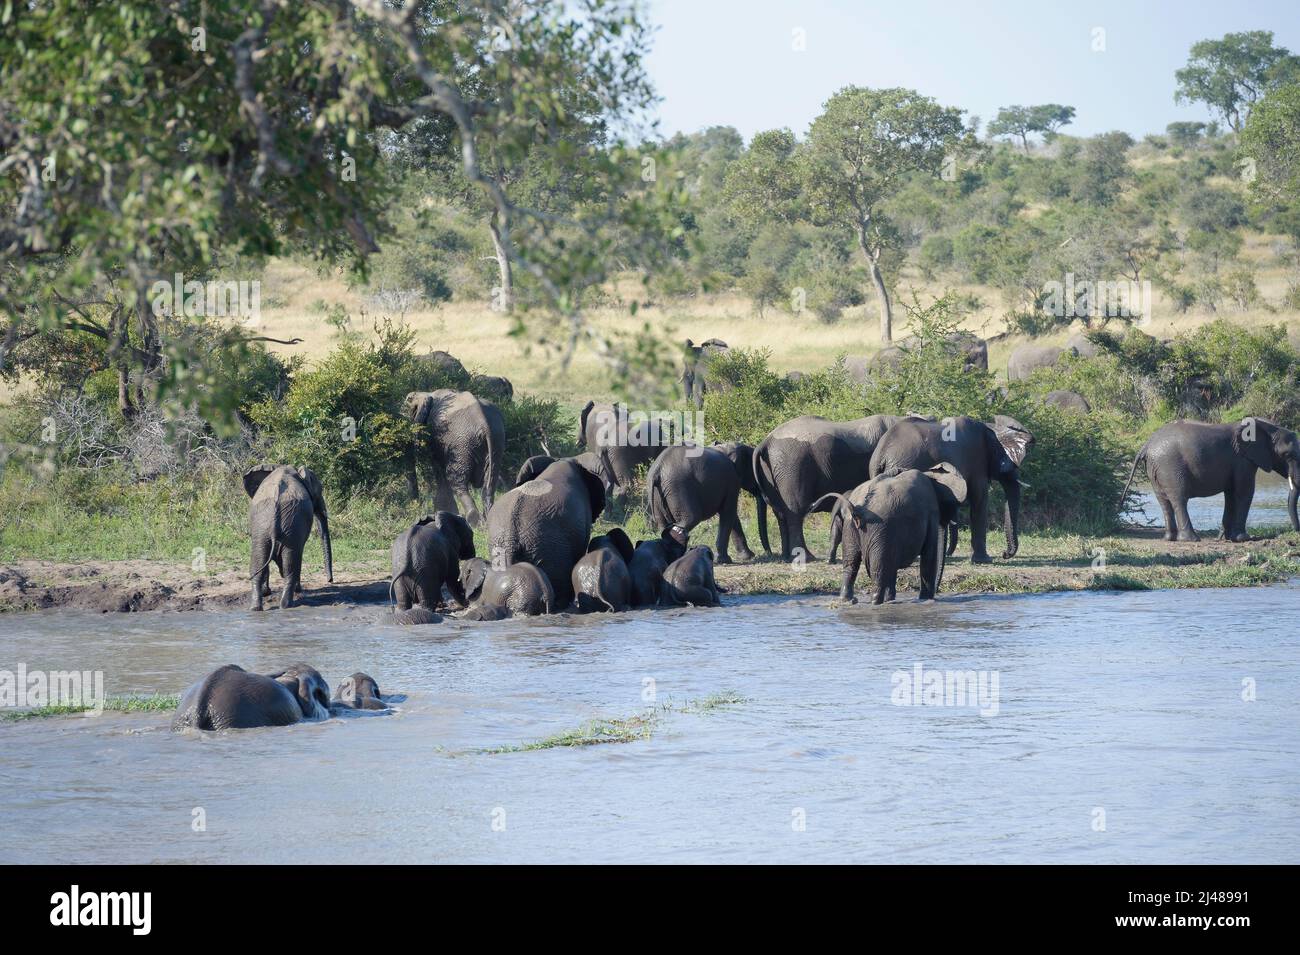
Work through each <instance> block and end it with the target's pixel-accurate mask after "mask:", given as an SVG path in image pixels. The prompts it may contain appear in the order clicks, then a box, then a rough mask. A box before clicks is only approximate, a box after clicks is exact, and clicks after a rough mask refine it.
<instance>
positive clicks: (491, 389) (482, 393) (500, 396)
mask: <svg viewBox="0 0 1300 955" xmlns="http://www.w3.org/2000/svg"><path fill="white" fill-rule="evenodd" d="M469 390H470V391H472V392H473V393H474V394H476V395H478V396H479V397H480V398H486V399H488V400H489V401H496V402H500V403H505V402H507V401H514V400H515V386H514V385H512V384H511V383H510V379H509V378H505V377H502V376H501V375H477V374H475V375H471V376H470V379H469Z"/></svg>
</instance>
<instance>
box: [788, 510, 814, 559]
mask: <svg viewBox="0 0 1300 955" xmlns="http://www.w3.org/2000/svg"><path fill="white" fill-rule="evenodd" d="M807 519H808V515H806V514H791V515H790V538H791V540H790V543H791V547H792V548H793V549H795V550H800V551H803V559H804V561H805V562H806V563H811V562H812V561H814V560H816V559H817V558H816V556H814V555H813V552H812V551H810V550H809V549H808V543H807V541H805V540H804V537H803V522H804V521H805V520H807Z"/></svg>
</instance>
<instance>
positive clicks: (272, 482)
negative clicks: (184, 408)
mask: <svg viewBox="0 0 1300 955" xmlns="http://www.w3.org/2000/svg"><path fill="white" fill-rule="evenodd" d="M244 491H245V492H247V494H248V496H249V497H250V498H251V499H252V502H251V504H250V505H249V509H248V532H249V537H250V539H251V541H252V555H251V558H250V561H249V580H251V581H252V585H253V601H252V604H251V605H250V606H251V609H253V610H261V609H262V598H263V597H268V596H270V594H271V564H272V563H274V564H275V566H276V567H277V568H279V571H280V577H281V578H282V579H283V580H284V589H283V591H282V592H281V593H280V607H281V609H283V608H286V607H291V606H293V601H294V598H295V597H296V596H297V595H298V594H299V593H301V592H302V552H303V548H304V547H305V546H306V544H307V538H308V537H310V536H311V525H312V522H313V520H314V521H315V522H316V526H317V528H318V529H319V531H320V536H321V545H322V546H323V547H324V549H325V577H326V579H327V580H328V581H329V582H330V583H333V582H334V558H333V555H332V552H331V549H330V522H329V512H328V510H327V509H326V507H325V494H324V491H323V489H322V488H321V483H320V478H318V477H317V476H316V475H315V473H314V472H313V471H312V470H311V469H310V468H292V467H290V466H289V465H287V464H280V465H274V466H273V465H268V464H263V465H260V466H258V467H255V468H251V469H250V470H248V471H246V472H245V473H244Z"/></svg>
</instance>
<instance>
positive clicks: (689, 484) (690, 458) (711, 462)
mask: <svg viewBox="0 0 1300 955" xmlns="http://www.w3.org/2000/svg"><path fill="white" fill-rule="evenodd" d="M741 491H749V492H750V493H751V494H753V495H754V499H755V501H756V502H757V504H758V529H759V537H760V539H761V540H762V542H763V549H764V550H766V551H767V552H768V553H769V554H770V553H771V552H772V548H771V547H770V545H769V544H768V542H767V504H766V502H765V501H764V498H763V494H762V492H760V491H759V489H758V485H757V483H756V482H755V478H754V449H753V448H752V447H750V446H749V445H747V444H741V443H739V442H732V443H730V444H724V445H716V446H714V447H711V448H701V447H688V446H685V445H677V446H676V447H672V448H669V449H668V450H667V451H665V452H664V453H663V454H661V455H659V457H658V458H656V459H655V463H654V464H652V465H651V466H650V471H649V473H648V474H647V475H646V489H645V502H646V512H647V513H648V514H649V515H650V523H651V526H653V527H654V528H655V530H663V529H664V528H665V527H672V526H673V525H674V524H675V525H677V526H678V527H681V528H683V529H684V530H685V531H686V532H687V533H688V534H689V533H690V532H691V531H692V530H694V529H695V527H696V526H697V525H699V524H702V523H704V521H706V520H708V519H709V518H710V517H713V516H714V515H717V517H718V551H717V554H718V563H720V564H729V563H731V557H730V556H729V555H728V554H727V543H728V541H731V542H733V543H735V545H736V552H737V555H738V556H739V557H740V559H741V560H745V561H749V560H753V559H754V553H753V551H751V550H750V549H749V544H748V542H747V541H746V540H745V531H744V528H742V527H741V525H740V516H739V514H738V512H737V503H738V502H739V500H740V494H741Z"/></svg>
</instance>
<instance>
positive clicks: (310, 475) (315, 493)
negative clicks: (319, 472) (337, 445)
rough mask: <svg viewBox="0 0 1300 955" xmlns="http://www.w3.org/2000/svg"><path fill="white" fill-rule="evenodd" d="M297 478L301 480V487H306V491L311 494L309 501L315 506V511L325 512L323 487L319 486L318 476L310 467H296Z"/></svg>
mask: <svg viewBox="0 0 1300 955" xmlns="http://www.w3.org/2000/svg"><path fill="white" fill-rule="evenodd" d="M298 479H299V480H300V481H302V483H303V487H305V488H307V493H308V494H310V495H311V502H312V504H313V505H315V507H316V513H317V514H318V515H319V514H327V513H328V511H327V510H326V508H325V488H324V487H322V486H321V483H320V478H318V477H317V476H316V472H315V471H313V470H312V469H311V468H307V467H302V468H299V469H298Z"/></svg>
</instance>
